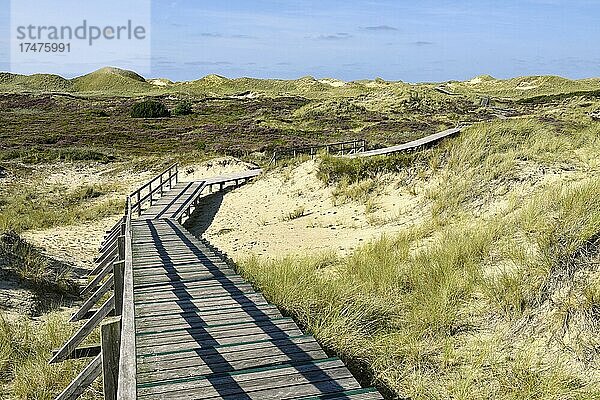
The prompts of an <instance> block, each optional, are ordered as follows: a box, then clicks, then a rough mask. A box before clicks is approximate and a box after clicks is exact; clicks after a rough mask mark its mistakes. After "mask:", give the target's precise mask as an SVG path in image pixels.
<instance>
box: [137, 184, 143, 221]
mask: <svg viewBox="0 0 600 400" xmlns="http://www.w3.org/2000/svg"><path fill="white" fill-rule="evenodd" d="M140 201H142V192H141V190H138V191H137V212H138V217H139V216H140V215H142V205H141V204H140Z"/></svg>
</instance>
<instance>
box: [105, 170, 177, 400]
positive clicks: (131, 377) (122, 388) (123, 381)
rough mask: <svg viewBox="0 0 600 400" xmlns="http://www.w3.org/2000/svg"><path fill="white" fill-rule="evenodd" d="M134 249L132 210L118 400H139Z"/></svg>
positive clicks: (127, 241) (127, 240) (128, 225)
mask: <svg viewBox="0 0 600 400" xmlns="http://www.w3.org/2000/svg"><path fill="white" fill-rule="evenodd" d="M176 168H177V167H176ZM132 247H133V246H132V228H131V210H128V217H127V222H126V226H125V274H124V277H123V312H122V316H121V346H120V359H119V383H118V388H117V398H118V399H136V398H137V378H136V375H137V363H136V352H137V350H136V338H135V306H134V300H133V258H132V253H131V251H132Z"/></svg>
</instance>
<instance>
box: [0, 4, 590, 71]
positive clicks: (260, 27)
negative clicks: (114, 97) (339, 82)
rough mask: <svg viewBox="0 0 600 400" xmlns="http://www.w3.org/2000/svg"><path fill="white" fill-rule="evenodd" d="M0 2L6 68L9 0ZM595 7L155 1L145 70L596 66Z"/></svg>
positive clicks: (1, 57)
mask: <svg viewBox="0 0 600 400" xmlns="http://www.w3.org/2000/svg"><path fill="white" fill-rule="evenodd" d="M55 3H56V4H60V1H56V2H55ZM85 3H86V2H83V1H82V2H81V4H82V7H85ZM0 6H2V7H1V11H2V14H0V35H2V36H0V40H1V41H0V70H7V69H8V68H9V66H8V64H7V61H8V52H7V44H6V40H7V39H8V28H7V27H8V25H9V21H8V17H7V13H6V10H8V0H0ZM599 17H600V1H598V0H597V1H592V0H587V1H586V0H573V1H559V0H521V1H511V0H508V1H489V0H478V1H433V0H431V1H428V0H425V1H400V0H395V1H394V0H365V1H350V0H346V1H337V0H319V1H316V0H309V1H303V0H297V1H285V0H279V1H276V0H254V1H253V0H232V1H227V0H221V1H214V0H211V1H207V0H200V1H198V0H153V1H152V69H151V75H152V76H154V77H166V78H169V79H172V80H190V79H196V78H198V77H201V76H203V75H206V74H210V73H216V74H220V75H225V76H228V77H239V76H253V77H261V78H297V77H301V76H305V75H312V76H315V77H334V78H339V79H344V80H354V79H372V78H375V77H382V78H384V79H388V80H403V81H409V82H419V81H445V80H450V79H459V80H464V79H469V78H471V77H473V76H476V75H480V74H484V73H485V74H490V75H493V76H496V77H499V78H507V77H513V76H519V75H538V74H540V75H541V74H553V75H562V76H566V77H570V78H583V77H592V76H600V46H599V45H598V43H600V23H599ZM117 66H120V67H124V68H127V67H128V65H127V62H126V61H123V62H122V64H121V65H117ZM81 72H82V73H85V72H88V71H81Z"/></svg>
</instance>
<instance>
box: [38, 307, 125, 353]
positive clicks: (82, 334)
mask: <svg viewBox="0 0 600 400" xmlns="http://www.w3.org/2000/svg"><path fill="white" fill-rule="evenodd" d="M114 306H115V298H114V296H111V297H110V298H109V299H108V300H106V301H105V302H104V304H102V307H100V308H99V309H98V311H97V312H96V313H95V314H94V316H93V317H92V318H90V319H89V320H87V321H86V322H85V324H83V326H82V327H81V328H79V330H78V331H77V332H75V334H74V335H73V336H72V337H71V338H70V339H69V340H68V341H67V342H66V343H65V344H64V345H63V347H61V348H60V350H59V351H58V352H56V354H55V355H54V356H53V357H52V358H51V359H50V361H49V362H48V363H49V364H54V363H57V362H60V361H64V360H66V359H67V357H68V356H69V355H70V354H71V353H72V352H73V350H75V349H76V348H77V346H79V345H80V344H81V342H83V341H84V340H85V338H86V337H88V335H89V334H90V333H91V332H92V331H93V330H94V328H96V327H97V326H98V325H99V324H100V322H101V321H102V320H103V319H104V318H105V317H106V316H107V315H108V314H109V313H110V312H111V311H113V310H114Z"/></svg>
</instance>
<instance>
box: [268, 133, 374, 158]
mask: <svg viewBox="0 0 600 400" xmlns="http://www.w3.org/2000/svg"><path fill="white" fill-rule="evenodd" d="M346 145H351V146H349V147H348V146H346ZM366 147H367V141H366V140H364V139H355V140H347V141H344V142H334V143H327V144H315V145H312V146H303V147H290V148H287V149H280V150H276V151H274V152H273V157H272V158H271V161H270V164H274V163H276V162H277V159H278V158H279V156H282V155H292V156H294V157H296V156H297V155H299V154H307V155H310V156H315V155H316V154H317V153H318V151H319V150H320V149H325V150H326V152H327V153H331V152H335V151H337V152H340V153H342V154H344V152H346V151H347V152H348V154H353V153H360V152H363V151H365V150H366Z"/></svg>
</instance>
